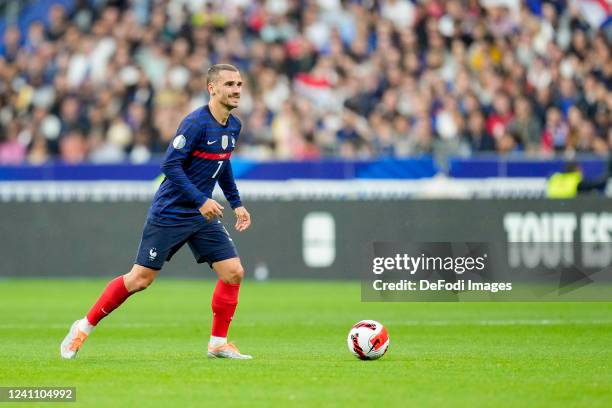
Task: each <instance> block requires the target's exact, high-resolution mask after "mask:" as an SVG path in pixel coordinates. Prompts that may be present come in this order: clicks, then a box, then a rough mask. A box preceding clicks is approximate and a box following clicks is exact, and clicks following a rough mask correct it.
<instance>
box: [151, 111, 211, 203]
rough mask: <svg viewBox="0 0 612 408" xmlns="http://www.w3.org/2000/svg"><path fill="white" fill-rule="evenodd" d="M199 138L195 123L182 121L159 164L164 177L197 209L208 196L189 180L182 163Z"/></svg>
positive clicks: (189, 154)
mask: <svg viewBox="0 0 612 408" xmlns="http://www.w3.org/2000/svg"><path fill="white" fill-rule="evenodd" d="M199 138H200V130H199V129H198V128H197V127H196V126H195V124H193V123H190V122H186V121H183V122H182V123H181V124H180V126H179V128H178V130H177V131H176V136H175V137H174V139H173V140H172V142H171V143H170V145H169V146H168V150H167V151H166V155H165V156H164V161H163V163H162V165H161V169H162V172H163V173H164V175H165V176H166V178H167V179H168V180H169V181H170V182H171V183H172V184H173V185H174V186H176V187H177V188H178V189H179V190H180V191H181V192H182V193H183V194H184V195H185V196H186V197H187V198H188V199H189V201H190V202H192V203H193V205H194V206H195V207H196V208H198V209H199V208H200V207H201V206H202V205H203V204H204V203H205V202H206V200H208V198H209V197H207V196H206V194H204V193H203V192H202V191H200V190H199V189H198V188H197V187H196V186H195V185H194V184H193V183H192V182H191V181H190V180H189V178H188V177H187V175H186V174H185V170H183V164H184V162H185V161H186V160H187V159H188V158H189V157H190V156H191V153H192V152H193V150H194V148H195V146H197V142H198V140H199Z"/></svg>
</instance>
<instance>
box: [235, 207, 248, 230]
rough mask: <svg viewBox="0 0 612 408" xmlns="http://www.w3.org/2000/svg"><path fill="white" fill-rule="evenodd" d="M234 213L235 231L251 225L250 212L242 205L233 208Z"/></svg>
mask: <svg viewBox="0 0 612 408" xmlns="http://www.w3.org/2000/svg"><path fill="white" fill-rule="evenodd" d="M234 212H235V213H236V231H240V232H242V231H244V230H245V229H247V228H249V227H250V226H251V214H249V212H248V211H247V210H246V208H244V207H238V208H235V209H234Z"/></svg>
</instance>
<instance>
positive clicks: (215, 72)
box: [206, 64, 240, 86]
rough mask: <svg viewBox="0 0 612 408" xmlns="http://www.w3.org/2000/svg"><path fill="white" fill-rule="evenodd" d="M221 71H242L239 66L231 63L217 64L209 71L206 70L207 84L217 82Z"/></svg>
mask: <svg viewBox="0 0 612 408" xmlns="http://www.w3.org/2000/svg"><path fill="white" fill-rule="evenodd" d="M221 71H233V72H240V71H239V70H238V68H236V67H235V66H233V65H231V64H215V65H213V66H212V67H210V68H208V72H206V85H207V86H208V84H210V83H211V82H215V81H216V80H217V78H219V72H221Z"/></svg>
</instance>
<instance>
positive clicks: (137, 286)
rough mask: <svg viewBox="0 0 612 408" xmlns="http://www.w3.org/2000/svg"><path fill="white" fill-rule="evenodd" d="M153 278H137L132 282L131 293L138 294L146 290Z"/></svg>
mask: <svg viewBox="0 0 612 408" xmlns="http://www.w3.org/2000/svg"><path fill="white" fill-rule="evenodd" d="M154 279H155V278H154V277H151V276H138V277H136V278H134V280H133V281H132V288H133V292H140V291H141V290H145V289H146V288H148V287H149V286H150V285H151V284H152V283H153V280H154Z"/></svg>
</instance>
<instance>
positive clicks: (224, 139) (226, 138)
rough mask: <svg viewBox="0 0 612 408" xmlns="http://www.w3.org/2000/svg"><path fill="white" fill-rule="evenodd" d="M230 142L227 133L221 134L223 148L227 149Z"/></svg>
mask: <svg viewBox="0 0 612 408" xmlns="http://www.w3.org/2000/svg"><path fill="white" fill-rule="evenodd" d="M228 144H229V137H228V136H227V135H223V136H221V147H222V148H223V150H225V149H227V145H228Z"/></svg>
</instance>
